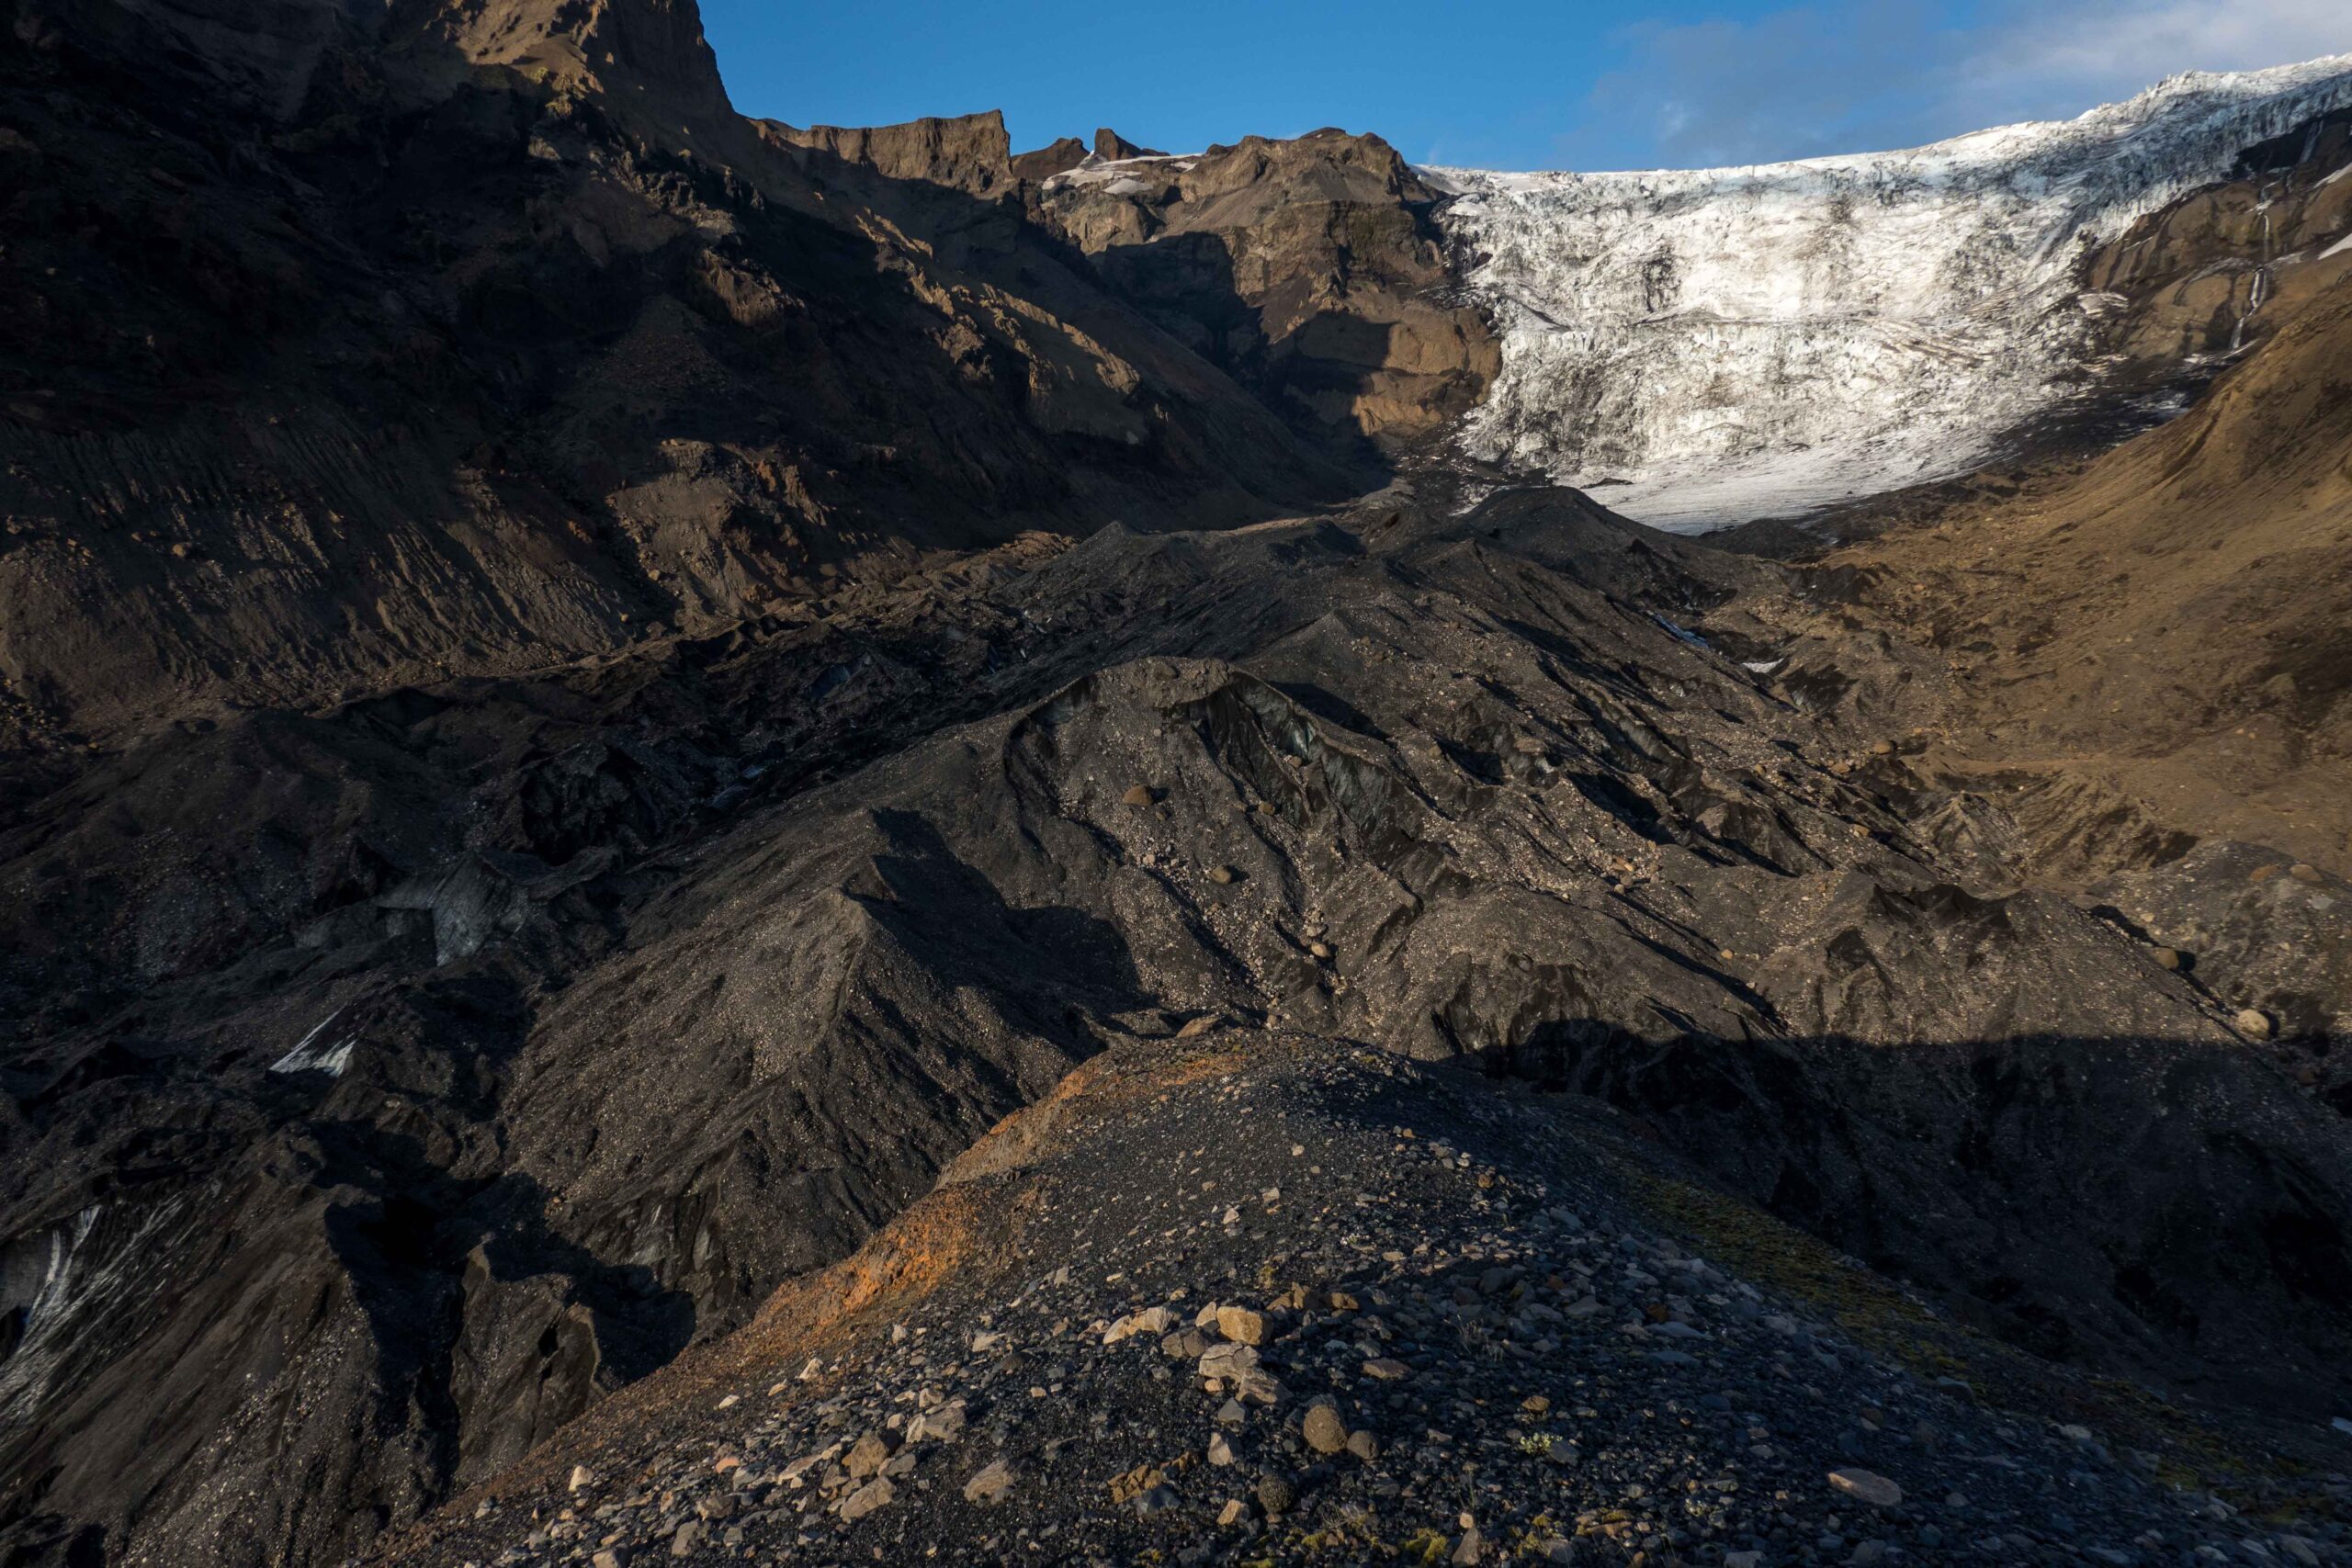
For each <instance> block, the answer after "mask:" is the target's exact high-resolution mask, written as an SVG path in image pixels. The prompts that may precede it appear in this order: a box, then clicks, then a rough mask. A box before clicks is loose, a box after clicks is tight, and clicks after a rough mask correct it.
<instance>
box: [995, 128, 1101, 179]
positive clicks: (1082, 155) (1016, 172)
mask: <svg viewBox="0 0 2352 1568" xmlns="http://www.w3.org/2000/svg"><path fill="white" fill-rule="evenodd" d="M1084 162H1086V143H1085V142H1083V141H1080V140H1079V139H1078V138H1077V137H1075V136H1064V137H1060V138H1057V140H1055V141H1053V142H1051V143H1050V144H1048V145H1046V146H1044V147H1040V148H1038V149H1037V150H1036V151H1035V152H1016V153H1014V154H1013V157H1012V177H1013V178H1014V179H1017V180H1042V179H1046V178H1047V177H1049V176H1051V175H1058V174H1060V173H1061V172H1062V171H1063V170H1064V169H1074V168H1076V167H1078V165H1079V164H1082V163H1084Z"/></svg>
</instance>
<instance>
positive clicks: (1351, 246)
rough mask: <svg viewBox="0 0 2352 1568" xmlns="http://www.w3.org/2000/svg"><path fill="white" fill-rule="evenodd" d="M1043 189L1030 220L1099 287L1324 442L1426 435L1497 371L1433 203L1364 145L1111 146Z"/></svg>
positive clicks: (1394, 161) (1434, 196)
mask: <svg viewBox="0 0 2352 1568" xmlns="http://www.w3.org/2000/svg"><path fill="white" fill-rule="evenodd" d="M1113 151H1114V152H1125V153H1126V154H1127V155H1125V156H1123V157H1120V158H1117V159H1110V158H1107V157H1106V156H1105V154H1104V153H1103V150H1102V147H1101V145H1100V138H1098V147H1097V151H1096V154H1095V157H1094V158H1093V159H1091V160H1090V161H1089V162H1088V163H1086V164H1082V165H1080V166H1079V167H1077V168H1073V169H1071V170H1069V171H1066V172H1064V173H1062V174H1060V175H1057V176H1055V177H1053V178H1050V179H1048V180H1046V182H1045V186H1044V191H1043V196H1042V206H1043V209H1044V212H1045V216H1046V220H1047V221H1048V222H1050V223H1052V224H1053V225H1054V226H1055V227H1057V229H1058V230H1059V231H1061V232H1062V233H1063V234H1065V235H1067V236H1068V237H1069V240H1070V242H1071V243H1073V244H1075V245H1077V246H1078V247H1079V248H1080V250H1082V251H1085V252H1086V253H1087V254H1090V255H1091V256H1092V257H1093V258H1094V262H1095V266H1096V268H1097V270H1098V272H1099V273H1100V275H1101V276H1102V277H1103V280H1104V281H1105V283H1106V284H1107V285H1108V286H1109V287H1110V288H1113V289H1114V290H1115V291H1116V292H1117V293H1118V294H1119V295H1120V296H1121V297H1123V298H1125V299H1128V300H1130V301H1132V302H1133V303H1134V304H1135V305H1136V307H1137V308H1138V309H1140V310H1143V311H1144V312H1145V313H1146V314H1148V316H1149V317H1150V318H1151V319H1152V321H1154V322H1155V323H1157V324H1159V325H1160V326H1162V327H1164V328H1166V329H1167V330H1168V331H1169V332H1170V333H1174V334H1176V335H1177V336H1179V337H1181V338H1182V340H1183V341H1184V342H1186V343H1187V344H1190V345H1191V346H1192V347H1193V349H1194V350H1195V351H1196V352H1198V353H1199V354H1200V355H1202V356H1203V357H1204V358H1205V359H1208V360H1209V361H1210V362H1211V363H1213V364H1215V365H1216V366H1217V367H1219V368H1221V369H1223V370H1225V371H1227V373H1228V374H1230V375H1232V376H1233V377H1234V378H1236V379H1237V380H1238V381H1240V382H1241V383H1242V384H1243V385H1245V386H1249V387H1251V388H1253V389H1256V390H1257V391H1258V392H1259V393H1260V395H1261V397H1263V398H1264V399H1265V400H1267V401H1268V402H1269V403H1270V404H1272V406H1273V407H1275V408H1276V409H1277V410H1279V411H1280V412H1282V413H1283V416H1284V417H1285V418H1286V419H1288V420H1289V421H1290V422H1291V423H1292V424H1293V425H1294V427H1295V428H1297V429H1299V430H1300V431H1302V432H1304V433H1306V434H1309V435H1310V436H1312V437H1313V438H1315V439H1317V441H1318V442H1320V443H1321V444H1322V445H1324V446H1326V447H1327V449H1329V450H1333V451H1336V452H1340V453H1342V454H1346V455H1349V456H1351V457H1355V458H1357V459H1358V460H1359V461H1362V460H1363V459H1364V457H1365V454H1366V449H1367V447H1370V448H1376V449H1381V450H1387V451H1395V450H1398V449H1401V448H1405V447H1408V446H1412V445H1414V444H1415V443H1418V442H1421V441H1424V440H1427V439H1428V438H1430V436H1432V435H1434V434H1437V433H1438V432H1440V431H1442V430H1443V429H1445V428H1446V427H1447V426H1449V425H1450V424H1451V423H1453V422H1455V421H1457V420H1458V419H1459V418H1460V417H1461V416H1462V415H1463V414H1464V413H1465V412H1468V411H1469V409H1471V408H1472V407H1473V406H1475V405H1476V402H1477V401H1478V400H1479V398H1480V397H1481V396H1482V395H1483V394H1484V392H1485V390H1486V389H1487V385H1488V384H1489V383H1490V382H1491V381H1492V379H1493V378H1494V376H1495V374H1496V372H1497V370H1498V367H1499V355H1498V350H1497V345H1496V343H1495V340H1494V337H1493V335H1492V333H1490V332H1489V331H1488V329H1487V323H1486V321H1485V318H1484V317H1483V316H1482V315H1481V313H1480V312H1479V310H1476V309H1475V308H1471V307H1469V306H1467V305H1464V303H1462V302H1461V301H1460V299H1459V298H1458V296H1457V295H1456V293H1455V292H1454V291H1453V287H1452V285H1453V276H1452V274H1451V272H1450V270H1449V265H1448V260H1447V256H1446V253H1445V248H1444V245H1443V243H1442V237H1441V236H1440V234H1439V231H1437V229H1436V228H1435V227H1434V225H1433V224H1432V222H1431V220H1430V212H1431V209H1433V208H1434V207H1435V206H1436V205H1437V203H1438V201H1439V199H1440V193H1439V192H1438V191H1436V190H1435V189H1433V188H1431V187H1430V186H1429V185H1428V184H1426V183H1425V182H1424V181H1423V180H1422V179H1421V178H1420V177H1419V175H1416V174H1415V173H1414V172H1413V171H1412V169H1410V168H1409V167H1408V165H1407V164H1405V162H1404V160H1403V159H1402V158H1400V157H1398V156H1397V152H1396V150H1395V149H1394V148H1392V147H1390V146H1389V145H1388V144H1387V143H1386V142H1385V141H1381V140H1380V139H1379V138H1378V137H1374V136H1350V135H1348V134H1346V133H1345V132H1342V131H1337V130H1321V131H1317V132H1315V133H1314V134H1313V135H1310V136H1305V137H1300V138H1298V139H1296V140H1295V141H1267V140H1266V139H1264V138H1262V137H1254V136H1253V137H1250V138H1247V139H1245V140H1244V141H1242V142H1241V143H1240V144H1239V145H1238V146H1234V147H1217V148H1211V149H1210V150H1209V151H1208V152H1204V153H1202V154H1199V155H1197V156H1184V157H1168V156H1165V155H1159V154H1144V153H1140V152H1134V151H1133V150H1130V149H1126V148H1125V145H1124V144H1123V143H1122V144H1120V145H1119V146H1116V147H1114V149H1113Z"/></svg>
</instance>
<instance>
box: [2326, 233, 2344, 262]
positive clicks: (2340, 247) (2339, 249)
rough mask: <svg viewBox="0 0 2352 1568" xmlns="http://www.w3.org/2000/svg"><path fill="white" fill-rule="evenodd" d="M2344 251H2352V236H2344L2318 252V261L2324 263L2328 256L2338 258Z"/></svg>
mask: <svg viewBox="0 0 2352 1568" xmlns="http://www.w3.org/2000/svg"><path fill="white" fill-rule="evenodd" d="M2346 251H2352V234H2346V235H2345V236H2344V238H2342V239H2340V240H2338V241H2336V242H2335V243H2334V244H2332V245H2330V246H2328V247H2327V249H2325V250H2324V251H2322V252H2320V254H2319V259H2320V260H2322V261H2325V260H2326V259H2327V258H2328V257H2330V256H2340V255H2342V254H2344V253H2345V252H2346Z"/></svg>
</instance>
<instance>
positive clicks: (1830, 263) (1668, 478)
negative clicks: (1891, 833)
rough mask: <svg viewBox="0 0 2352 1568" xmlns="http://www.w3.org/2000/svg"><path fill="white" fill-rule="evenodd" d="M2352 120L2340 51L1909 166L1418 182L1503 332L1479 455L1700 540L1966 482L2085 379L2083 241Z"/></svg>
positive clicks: (1471, 441)
mask: <svg viewBox="0 0 2352 1568" xmlns="http://www.w3.org/2000/svg"><path fill="white" fill-rule="evenodd" d="M2347 105H2352V55H2340V56H2335V57H2333V58H2331V59H2327V60H2320V61H2313V62H2309V63H2307V64H2303V65H2292V66H2282V67H2279V68H2278V69H2276V70H2271V71H2258V72H2247V73H2239V74H2233V75H2211V74H2189V75H2183V76H2176V77H2173V78H2171V79H2170V80H2168V81H2166V82H2165V83H2163V84H2161V85H2158V86H2156V87H2154V88H2153V89H2151V90H2150V91H2148V92H2146V93H2143V94H2142V95H2140V96H2138V97H2136V98H2133V99H2131V100H2130V101H2129V102H2126V103H2122V104H2115V105H2109V106H2108V107H2104V108H2098V109H2093V110H2092V111H2090V112H2089V113H2088V114H2086V115H2084V116H2082V117H2081V118H2077V119H2073V120H2067V121H2063V122H2052V123H2042V124H2029V125H2015V126H2007V127H2003V128H2000V129H1997V130H1985V131H1979V132H1977V133H1975V134H1973V135H1970V136H1963V137H1959V138H1956V139H1955V140H1952V141H1944V142H1939V143H1937V144H1936V145H1934V146H1930V147H1922V148H1914V149H1910V150H1907V151H1904V152H1883V153H1869V154H1860V155H1856V156H1850V157H1838V158H1822V159H1815V160H1811V161H1807V162H1803V163H1792V164H1767V165H1758V166H1752V167H1748V168H1741V169H1709V170H1666V171H1653V172H1647V173H1626V174H1566V173H1559V174H1502V173H1495V172H1490V171H1482V170H1475V169H1440V170H1423V171H1421V173H1422V175H1423V176H1424V177H1425V178H1428V179H1430V181H1431V183H1433V184H1436V185H1439V186H1442V187H1443V188H1445V189H1448V190H1451V191H1455V192H1458V193H1459V194H1458V195H1456V196H1454V197H1453V198H1452V199H1450V200H1449V201H1448V202H1446V203H1445V205H1444V206H1443V207H1442V209H1440V211H1439V214H1438V217H1439V221H1440V222H1441V223H1442V225H1443V227H1444V228H1445V230H1446V231H1447V232H1448V234H1449V236H1450V238H1451V239H1452V241H1453V244H1454V246H1455V248H1456V251H1457V254H1461V255H1463V256H1464V257H1468V258H1476V259H1475V261H1474V262H1472V263H1471V265H1469V266H1468V268H1467V272H1466V276H1467V277H1468V280H1469V283H1470V286H1471V288H1472V290H1473V292H1474V293H1475V294H1476V296H1477V297H1478V298H1479V299H1481V300H1482V301H1483V302H1484V303H1485V304H1486V305H1487V308H1488V309H1489V310H1491V311H1492V312H1493V314H1494V317H1495V320H1496V322H1497V325H1498V328H1499V330H1500V332H1501V335H1502V352H1503V364H1502V370H1501V373H1500V375H1499V376H1498V378H1497V379H1496V381H1495V384H1494V386H1493V388H1492V389H1490V390H1489V392H1488V395H1487V400H1486V401H1485V402H1484V403H1483V404H1482V405H1481V406H1480V408H1479V409H1478V410H1477V411H1476V412H1474V413H1473V414H1472V416H1471V417H1470V419H1469V420H1468V421H1467V422H1466V424H1465V427H1464V437H1463V444H1464V451H1465V454H1466V455H1467V456H1469V457H1474V458H1476V459H1479V460H1482V461H1487V462H1493V463H1498V464H1502V465H1505V466H1507V467H1510V468H1515V469H1518V470H1520V471H1522V472H1541V473H1544V474H1545V475H1547V476H1549V477H1550V478H1552V479H1555V480H1558V481H1560V482H1564V483H1568V484H1575V485H1579V486H1583V487H1587V488H1589V487H1591V486H1593V485H1596V484H1600V483H1604V482H1609V481H1616V484H1617V486H1618V488H1614V489H1612V490H1611V491H1610V492H1609V494H1608V496H1607V498H1606V499H1607V501H1608V502H1609V504H1610V505H1611V506H1612V507H1614V508H1616V509H1618V510H1620V511H1623V512H1626V513H1630V514H1631V515H1633V516H1634V517H1637V518H1640V519H1641V520H1643V521H1645V522H1648V523H1653V524H1657V525H1661V526H1665V527H1669V528H1674V529H1678V530H1682V531H1690V532H1697V531H1702V530H1704V529H1707V528H1711V527H1715V526H1720V525H1725V524H1730V523H1736V522H1740V521H1744V520H1746V519H1747V518H1750V517H1754V516H1758V515H1776V514H1789V513H1802V512H1807V511H1812V510H1815V509H1817V508H1819V507H1821V506H1824V505H1827V504H1830V503H1833V502H1838V501H1842V500H1848V499H1851V498H1854V497H1857V496H1861V495H1868V494H1874V493H1879V492H1882V491H1887V490H1891V489H1894V488H1897V487H1900V486H1903V485H1907V484H1916V483H1920V482H1924V481H1927V480H1931V479H1941V478H1945V477H1948V476H1950V475H1951V474H1954V473H1958V472H1962V471H1964V470H1966V469H1967V468H1972V467H1974V466H1976V465H1977V464H1979V463H1981V462H1982V461H1984V460H1985V458H1986V457H1989V456H1990V455H1991V453H1992V452H1993V451H1994V450H1995V448H1996V446H1997V444H1998V443H1999V441H2000V440H2001V438H2002V437H2003V436H2004V435H2005V434H2007V433H2009V432H2011V431H2014V430H2015V429H2017V428H2018V426H2019V425H2021V424H2023V423H2027V422H2029V421H2030V420H2031V419H2033V418H2034V417H2035V416H2037V415H2040V414H2042V413H2045V412H2049V411H2050V410H2052V408H2054V407H2056V406H2057V405H2058V404H2059V403H2061V402H2062V401H2063V400H2064V399H2065V398H2066V397H2067V396H2069V395H2070V391H2071V389H2072V387H2073V385H2074V384H2075V383H2077V382H2078V381H2079V371H2080V368H2081V367H2083V366H2084V365H2086V363H2087V362H2088V361H2089V360H2090V358H2091V356H2092V355H2093V353H2094V351H2095V347H2096V344H2097V331H2096V320H2097V317H2098V315H2100V314H2102V313H2104V312H2105V311H2106V310H2110V309H2112V306H2111V304H2110V302H2109V301H2108V300H2107V299H2103V298H2101V297H2100V296H2097V295H2088V296H2086V295H2084V294H2082V293H2081V292H2080V291H2079V289H2078V288H2076V287H2075V261H2076V259H2077V258H2078V257H2079V256H2080V255H2081V254H2083V252H2084V251H2085V250H2086V249H2087V248H2089V247H2090V246H2092V245H2095V244H2098V243H2104V242H2106V241H2109V240H2112V239H2114V238H2115V237H2116V236H2118V235H2120V234H2121V233H2122V232H2123V231H2125V229H2127V228H2128V227H2129V226H2130V224H2131V222H2132V221H2133V220H2136V219H2138V218H2139V217H2141V216H2143V214H2145V213H2148V212H2151V211H2154V210H2155V209H2159V208H2161V207H2163V206H2165V204H2166V203H2168V202H2170V201H2172V200H2174V199H2176V198H2177V197H2180V196H2182V195H2185V194H2187V193H2188V191H2191V190H2194V189H2196V188H2198V187H2199V186H2206V185H2210V184H2212V183H2214V182H2215V181H2217V180H2221V179H2223V178H2226V177H2228V176H2229V175H2231V173H2232V172H2233V166H2234V164H2235V160H2236V158H2237V156H2238V154H2239V152H2241V151H2243V150H2244V149H2245V148H2246V147H2249V146H2251V145H2253V144H2255V143H2256V142H2259V141H2267V140H2269V139H2270V138H2273V137H2276V136H2278V135H2281V134H2284V133H2285V132H2286V131H2288V130H2291V129H2292V128H2294V127H2295V126H2297V125H2299V124H2301V123H2303V122H2304V121H2306V120H2309V119H2311V118H2314V117H2316V116H2318V115H2321V114H2324V113H2327V112H2329V111H2331V110H2333V109H2336V108H2340V107H2346V106H2347Z"/></svg>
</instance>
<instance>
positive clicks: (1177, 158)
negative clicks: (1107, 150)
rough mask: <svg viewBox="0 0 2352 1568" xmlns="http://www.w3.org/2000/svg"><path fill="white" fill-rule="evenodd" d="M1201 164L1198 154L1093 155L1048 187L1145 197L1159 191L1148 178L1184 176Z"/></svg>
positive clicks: (1048, 182) (1051, 178)
mask: <svg viewBox="0 0 2352 1568" xmlns="http://www.w3.org/2000/svg"><path fill="white" fill-rule="evenodd" d="M1200 161H1201V155H1200V154H1199V153H1197V152H1155V153H1153V154H1152V155H1151V156H1149V157H1148V158H1105V157H1103V155H1102V154H1101V153H1099V152H1089V153H1088V154H1087V155H1086V156H1085V157H1084V158H1083V159H1082V160H1080V162H1079V163H1077V164H1073V165H1071V166H1070V167H1069V168H1067V169H1064V170H1063V171H1062V172H1061V173H1060V174H1058V175H1046V189H1047V190H1051V189H1053V188H1055V187H1056V186H1108V187H1109V188H1110V192H1111V194H1112V195H1113V196H1141V195H1144V194H1145V193H1147V192H1148V191H1153V190H1157V189H1159V182H1154V181H1148V179H1147V178H1146V177H1145V176H1150V175H1160V176H1163V177H1164V176H1166V175H1171V174H1173V175H1181V174H1182V173H1183V172H1184V171H1185V170H1187V169H1189V168H1191V167H1192V166H1193V164H1197V163H1199V162H1200Z"/></svg>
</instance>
